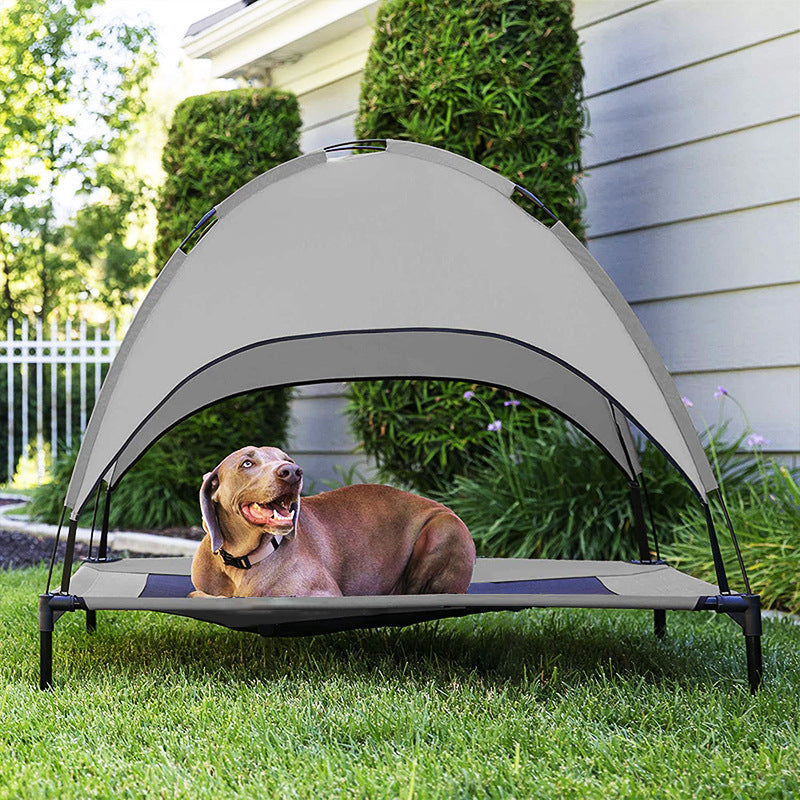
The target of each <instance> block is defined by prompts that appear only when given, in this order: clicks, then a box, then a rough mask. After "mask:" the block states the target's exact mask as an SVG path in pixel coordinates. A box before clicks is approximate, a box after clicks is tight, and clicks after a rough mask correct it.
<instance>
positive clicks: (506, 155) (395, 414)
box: [348, 0, 584, 493]
mask: <svg viewBox="0 0 800 800" xmlns="http://www.w3.org/2000/svg"><path fill="white" fill-rule="evenodd" d="M582 77H583V70H582V67H581V59H580V49H579V47H578V37H577V34H576V33H575V31H574V30H573V29H572V6H571V3H570V2H569V0H490V2H486V0H438V1H437V2H431V1H429V0H426V1H425V2H418V0H388V2H385V3H383V5H382V6H381V7H380V10H379V12H378V16H377V20H376V26H375V37H374V40H373V42H372V46H371V48H370V51H369V56H368V58H367V64H366V67H365V69H364V79H363V82H362V85H361V98H360V102H359V111H358V116H357V118H356V133H357V135H358V136H359V137H360V138H393V139H411V140H414V141H418V142H422V143H424V144H430V145H435V146H437V147H442V148H444V149H446V150H450V151H451V152H454V153H459V154H460V155H463V156H467V157H468V158H471V159H473V160H475V161H478V162H479V163H481V164H484V165H485V166H487V167H489V168H491V169H493V170H496V171H497V172H499V173H501V174H502V175H505V176H506V177H508V178H510V179H512V180H514V181H517V182H519V183H520V184H522V185H523V186H525V188H527V189H529V190H530V191H532V192H533V193H534V194H536V195H537V196H539V197H540V198H541V199H542V201H543V202H545V203H546V204H547V205H548V206H549V207H550V208H551V209H552V210H553V212H554V213H555V214H556V216H558V217H559V218H560V219H561V220H562V222H564V224H565V225H567V226H568V227H569V228H570V229H571V230H572V232H573V233H574V234H575V235H576V236H578V237H582V236H583V227H582V224H581V218H580V217H581V205H582V203H581V197H580V194H579V191H578V188H577V178H578V175H579V173H580V136H581V132H582V130H583V127H584V112H583V107H582V103H581V80H582ZM523 205H525V207H526V208H527V209H528V210H529V211H531V213H534V214H535V215H536V216H539V217H540V218H543V219H546V217H541V214H540V212H539V211H538V209H535V208H533V207H532V206H531V205H528V204H527V201H523ZM469 388H470V387H469V386H468V385H465V384H462V383H453V382H449V381H394V382H377V383H370V382H364V383H357V384H352V385H351V386H350V388H349V390H348V393H349V398H350V404H349V416H350V422H351V425H352V427H353V431H354V433H355V435H356V437H357V438H358V439H359V440H360V441H361V442H362V443H363V446H364V450H365V451H366V452H367V454H368V455H370V456H372V457H373V458H374V459H375V460H376V461H377V463H378V465H379V469H380V473H381V476H382V479H383V480H388V481H395V482H398V483H400V484H402V485H406V486H409V487H411V488H414V489H416V490H418V491H421V492H423V493H425V492H430V491H436V490H441V489H442V488H443V487H444V486H446V485H447V484H449V483H450V482H451V481H452V479H453V477H454V476H455V475H459V474H463V473H464V471H465V469H466V468H467V466H468V465H469V464H470V463H471V462H472V461H473V460H474V459H475V458H478V457H481V456H484V455H486V441H487V440H488V439H487V436H486V430H485V426H486V423H485V422H484V423H483V424H482V425H477V424H476V414H477V416H478V417H480V418H481V421H482V416H481V414H480V413H479V410H477V409H475V408H474V407H470V406H464V404H463V401H462V395H463V393H464V391H466V390H467V389H469ZM473 389H474V391H477V392H478V393H479V394H480V395H481V396H483V397H485V398H486V399H487V400H488V399H489V398H491V397H493V396H494V395H493V393H492V390H489V389H487V388H484V387H481V388H476V387H473ZM498 397H502V398H503V399H509V395H507V394H505V393H501V394H499V395H498ZM498 418H499V419H500V420H501V421H502V420H503V416H502V414H501V416H499V417H498ZM520 424H521V423H520ZM423 472H427V475H426V474H423Z"/></svg>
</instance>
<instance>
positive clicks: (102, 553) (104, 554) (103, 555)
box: [97, 484, 111, 561]
mask: <svg viewBox="0 0 800 800" xmlns="http://www.w3.org/2000/svg"><path fill="white" fill-rule="evenodd" d="M110 513H111V484H106V501H105V503H104V505H103V527H102V529H101V530H100V545H99V547H98V548H97V560H98V561H108V560H109V558H108V519H109V515H110Z"/></svg>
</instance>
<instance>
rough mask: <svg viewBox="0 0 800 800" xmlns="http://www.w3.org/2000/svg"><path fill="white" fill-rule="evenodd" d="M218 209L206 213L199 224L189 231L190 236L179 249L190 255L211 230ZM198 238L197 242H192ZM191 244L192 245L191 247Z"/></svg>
mask: <svg viewBox="0 0 800 800" xmlns="http://www.w3.org/2000/svg"><path fill="white" fill-rule="evenodd" d="M216 214H217V209H216V208H212V209H209V210H208V211H206V213H205V214H203V216H202V217H200V219H199V220H198V222H197V224H196V225H195V226H194V227H193V228H192V229H191V230H190V231H189V235H188V236H187V237H186V238H185V239H184V240H183V241H182V242H181V243H180V245H179V247H178V249H179V250H180V251H181V252H183V253H188V252H189V251H190V250H191V249H192V247H194V245H196V244H197V242H199V241H200V240H201V239H202V238H203V236H205V234H206V233H208V231H209V230H210V229H211V226H212V225H213V224H214V223H215V222H216V221H217V220H216ZM195 236H197V241H195V242H192V239H193V238H194V237H195ZM190 242H191V245H190Z"/></svg>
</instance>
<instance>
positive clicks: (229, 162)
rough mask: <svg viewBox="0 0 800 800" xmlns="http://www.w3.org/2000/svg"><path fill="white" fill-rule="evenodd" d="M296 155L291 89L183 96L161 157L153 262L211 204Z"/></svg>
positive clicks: (296, 123) (175, 244)
mask: <svg viewBox="0 0 800 800" xmlns="http://www.w3.org/2000/svg"><path fill="white" fill-rule="evenodd" d="M299 155H300V111H299V109H298V105H297V98H296V97H295V96H294V95H293V94H291V93H289V92H284V91H278V90H276V89H235V90H233V91H230V92H212V93H211V94H205V95H200V96H197V97H189V98H187V99H186V100H184V101H183V102H182V103H181V104H180V105H179V106H178V107H177V108H176V109H175V115H174V116H173V118H172V127H171V128H170V131H169V137H168V139H167V143H166V145H165V147H164V153H163V156H162V164H163V166H164V172H165V173H166V180H165V181H164V186H163V188H162V190H161V193H160V197H159V203H158V235H157V240H156V245H155V255H156V260H157V261H158V262H159V264H161V265H163V264H165V263H166V261H167V260H168V259H169V257H170V256H171V255H172V253H173V251H174V250H175V248H176V247H178V245H180V243H181V242H182V241H183V240H184V238H186V236H187V235H188V233H189V231H191V229H192V227H193V226H194V225H195V224H196V223H197V221H198V220H199V219H200V218H201V217H202V216H203V214H205V213H206V211H208V210H209V209H211V208H213V206H214V204H215V203H219V202H221V201H222V200H224V199H225V198H226V197H227V196H228V195H229V194H231V193H232V192H233V191H235V190H236V189H238V188H239V187H240V186H244V184H245V183H247V182H248V181H249V180H252V179H253V178H255V177H256V176H258V175H260V174H261V173H262V172H266V171H267V170H268V169H271V168H272V167H274V166H277V165H278V164H282V163H283V162H284V161H288V160H289V159H292V158H296V157H297V156H299Z"/></svg>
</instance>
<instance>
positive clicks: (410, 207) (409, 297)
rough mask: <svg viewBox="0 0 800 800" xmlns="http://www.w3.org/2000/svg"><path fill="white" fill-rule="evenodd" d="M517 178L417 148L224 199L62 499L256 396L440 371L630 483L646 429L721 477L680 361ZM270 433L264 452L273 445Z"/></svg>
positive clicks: (140, 319)
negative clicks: (562, 430)
mask: <svg viewBox="0 0 800 800" xmlns="http://www.w3.org/2000/svg"><path fill="white" fill-rule="evenodd" d="M514 189H515V186H514V184H513V183H511V182H510V181H507V180H506V179H504V178H502V177H501V176H499V175H497V174H496V173H493V172H492V171H490V170H488V169H486V168H484V167H481V166H480V165H478V164H475V163H473V162H471V161H469V160H468V159H464V158H461V157H459V156H455V155H453V154H450V153H447V152H445V151H442V150H438V149H436V148H431V147H427V146H424V145H418V144H413V143H409V142H396V141H389V142H387V145H386V149H385V150H383V151H379V152H373V153H368V154H359V155H352V156H348V157H336V158H334V157H332V155H329V154H327V153H325V152H324V151H319V152H316V153H312V154H309V155H307V156H303V157H301V158H299V159H295V160H294V161H291V162H288V163H287V164H284V165H282V166H280V167H277V168H275V169H273V170H270V171H269V172H267V173H265V174H264V175H262V176H260V177H259V178H256V179H255V180H254V181H251V182H250V183H249V184H247V185H246V186H245V187H243V188H242V189H240V190H239V191H238V192H236V193H234V194H233V195H231V197H229V198H228V199H227V200H225V201H224V202H223V203H221V204H220V205H218V206H217V208H216V220H217V221H216V223H215V224H214V226H213V227H212V228H211V229H210V230H209V231H208V233H207V234H206V235H205V236H203V237H202V238H201V239H200V241H199V242H198V243H197V245H196V246H195V247H194V248H193V249H192V250H191V252H190V253H189V254H188V255H187V254H185V253H184V252H183V251H182V250H180V249H179V250H177V251H176V252H175V253H174V255H173V256H172V258H171V259H170V261H169V262H168V264H167V265H166V266H165V268H164V270H163V271H162V273H161V274H160V276H159V277H158V279H157V280H156V282H155V283H154V285H153V287H152V288H151V290H150V292H149V293H148V295H147V297H146V298H145V300H144V302H143V304H142V306H141V308H140V309H139V311H138V313H137V315H136V317H135V319H134V321H133V323H132V325H131V328H130V330H129V332H128V334H127V336H126V337H125V340H124V342H123V344H122V346H121V348H120V351H119V354H118V355H117V358H116V359H115V361H114V363H113V365H112V367H111V369H110V370H109V373H108V376H107V378H106V381H105V382H104V384H103V387H102V390H101V393H100V396H99V398H98V401H97V404H96V405H95V409H94V411H93V413H92V417H91V419H90V421H89V425H88V427H87V430H86V434H85V437H84V440H83V443H82V446H81V449H80V452H79V455H78V459H77V461H76V465H75V469H74V472H73V475H72V479H71V481H70V485H69V488H68V491H67V497H66V501H65V505H66V506H67V507H68V508H70V509H72V513H71V518H72V519H73V520H74V519H77V517H78V514H79V512H80V510H81V509H82V508H83V506H84V505H85V504H86V502H87V500H88V498H89V496H90V495H91V493H92V491H93V490H94V488H95V487H96V486H97V485H98V483H99V481H100V480H102V479H103V478H105V479H106V480H108V481H109V482H111V483H113V482H115V481H116V480H118V479H119V478H120V476H121V475H122V474H124V472H125V470H126V469H127V468H128V467H129V466H130V465H131V464H132V463H133V462H134V461H135V460H136V458H138V457H139V456H140V455H141V453H142V452H144V450H145V449H146V448H147V447H148V446H149V445H150V444H151V443H152V442H153V441H155V440H156V439H157V438H158V437H159V436H160V435H161V434H162V433H163V432H164V431H166V430H167V429H168V428H169V427H171V426H172V425H173V424H175V423H176V422H177V421H179V420H180V419H182V418H184V417H185V416H187V415H189V414H191V413H192V412H194V411H196V410H198V409H199V408H202V407H204V406H206V405H208V404H210V403H212V402H215V401H217V400H220V399H222V398H224V397H228V396H231V395H234V394H238V393H241V392H244V391H247V390H250V389H255V388H263V387H270V386H280V385H293V384H295V385H296V384H300V383H305V382H319V381H326V380H350V379H360V378H378V377H420V378H422V377H443V378H453V379H462V380H468V381H476V382H481V383H488V384H493V385H500V386H504V387H507V388H509V389H512V390H515V391H518V392H521V393H524V394H526V395H530V396H531V397H534V398H536V399H539V400H540V401H542V402H543V403H545V404H547V405H549V406H551V407H552V408H554V409H556V410H557V411H559V412H561V413H563V414H564V415H565V416H566V417H568V418H569V419H571V420H572V421H574V422H575V423H576V424H577V425H578V426H579V427H581V428H582V429H583V430H584V431H585V432H586V433H587V434H588V435H590V436H591V437H592V438H593V439H594V440H595V441H596V442H597V443H598V444H599V445H600V446H601V447H602V448H603V449H604V450H605V451H606V452H607V453H608V455H609V456H610V457H611V458H613V459H614V461H615V462H616V463H617V464H618V465H619V466H620V468H621V469H622V470H623V471H624V472H625V473H626V474H627V475H628V476H629V477H632V476H634V475H635V474H636V473H637V472H638V471H639V470H640V467H639V465H638V461H637V460H636V454H635V448H634V446H633V441H632V438H631V436H630V431H629V430H628V429H627V423H626V420H630V421H631V422H633V423H635V424H636V425H637V427H638V428H639V429H640V430H642V431H643V432H644V433H645V434H646V435H647V436H648V437H649V438H651V439H652V440H653V441H654V442H655V443H656V444H657V445H658V446H659V447H661V448H662V450H663V451H664V452H665V453H666V454H667V455H668V457H669V458H670V459H671V460H672V462H673V464H675V466H676V467H677V468H678V469H679V470H680V471H681V472H682V473H683V474H684V476H685V477H686V479H687V480H688V481H689V483H690V484H691V485H692V486H693V488H694V489H695V491H696V492H697V493H698V495H699V496H700V497H701V498H705V495H706V492H708V491H711V490H712V489H714V488H716V481H715V479H714V476H713V473H712V471H711V468H710V466H709V464H708V461H707V459H706V456H705V453H704V451H703V448H702V446H701V444H700V441H699V439H698V437H697V434H696V432H695V430H694V428H693V426H692V423H691V420H690V419H689V416H688V413H687V411H686V409H685V408H684V406H683V403H682V402H681V400H680V397H679V396H678V393H677V390H676V388H675V385H674V383H673V382H672V379H671V378H670V376H669V374H668V372H667V370H666V367H665V366H664V364H663V362H662V360H661V359H660V357H659V356H658V354H657V353H656V351H655V348H654V347H653V345H652V343H651V342H650V340H649V338H648V336H647V334H646V333H645V331H644V329H643V328H642V326H641V324H640V323H639V321H638V319H637V318H636V316H635V315H634V313H633V311H632V310H631V309H630V307H629V306H628V304H627V303H626V302H625V300H624V299H623V298H622V296H621V294H620V293H619V291H618V290H617V289H616V287H615V286H614V284H613V283H612V281H611V280H610V279H609V278H608V276H607V275H606V273H605V272H603V270H602V269H601V268H600V266H599V265H598V264H597V262H596V261H595V260H594V259H593V258H592V257H591V255H590V254H589V253H588V251H587V250H586V249H585V248H584V247H583V246H582V245H581V244H580V242H578V241H577V240H576V239H575V238H574V237H573V236H572V235H571V234H570V233H569V231H568V230H567V229H566V228H565V227H564V226H563V225H562V224H561V223H557V224H556V225H555V226H553V227H552V228H547V227H546V226H544V225H542V224H541V223H539V222H538V221H536V220H535V219H534V218H532V217H531V216H530V215H529V214H527V213H526V212H525V211H524V210H522V209H521V208H520V207H519V206H518V205H517V204H516V203H514V201H513V200H512V199H511V195H512V193H513V192H514ZM254 444H267V443H262V442H256V443H254Z"/></svg>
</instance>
